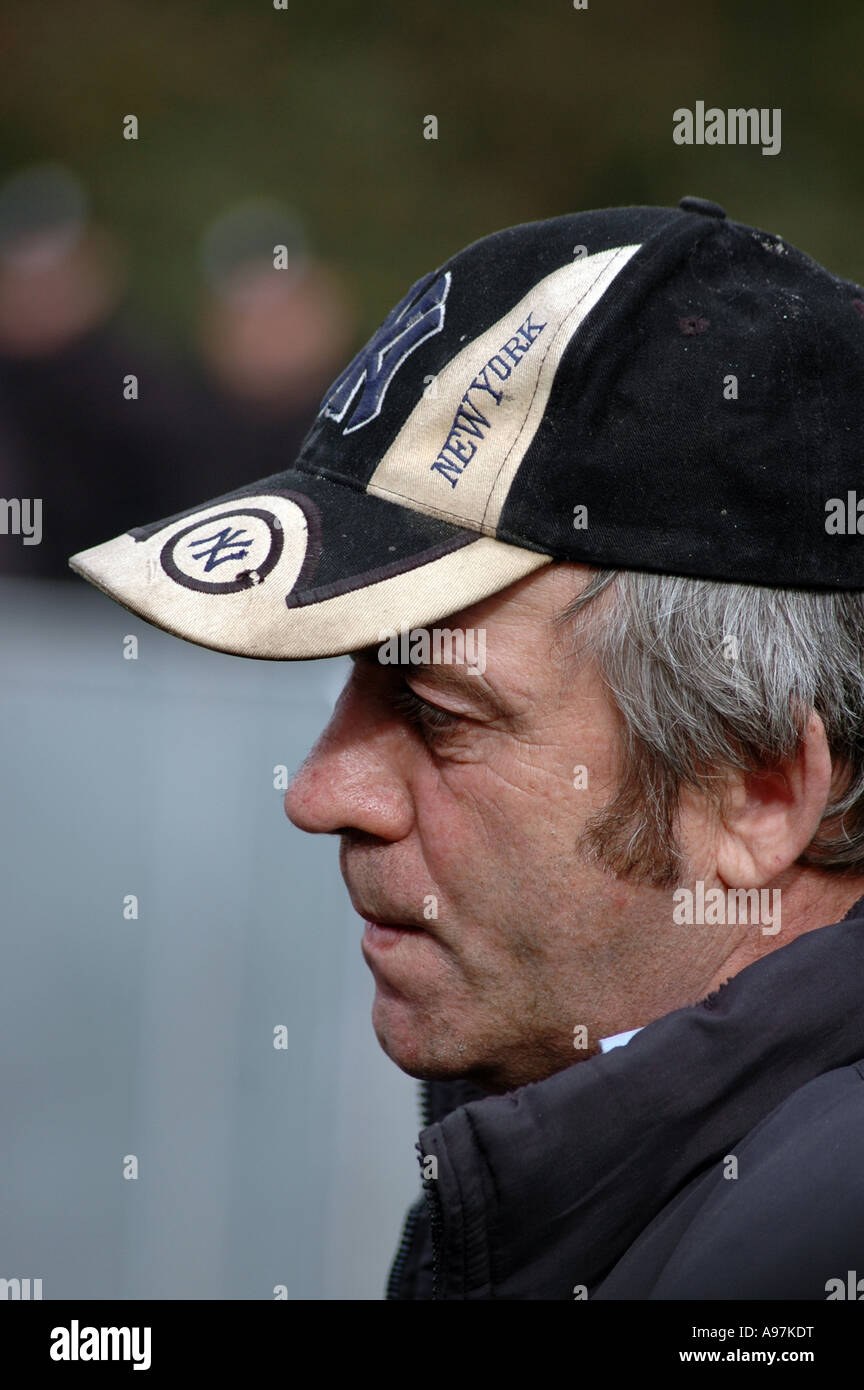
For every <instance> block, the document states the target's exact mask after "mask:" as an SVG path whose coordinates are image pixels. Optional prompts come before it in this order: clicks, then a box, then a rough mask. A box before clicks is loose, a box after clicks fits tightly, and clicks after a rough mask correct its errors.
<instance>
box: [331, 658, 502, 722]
mask: <svg viewBox="0 0 864 1390" xmlns="http://www.w3.org/2000/svg"><path fill="white" fill-rule="evenodd" d="M349 656H350V657H351V660H352V661H355V662H359V663H360V664H362V665H363V666H374V667H376V668H377V669H379V670H380V669H384V670H390V671H394V672H399V674H400V675H401V676H402V677H403V678H407V677H413V678H414V679H415V680H419V681H426V682H428V684H429V685H433V686H437V687H439V688H440V689H441V690H450V691H451V693H453V694H454V695H467V696H468V697H469V698H470V699H471V700H472V701H473V702H474V703H475V704H476V705H478V706H479V707H481V708H482V709H484V710H485V711H486V712H487V713H488V714H491V715H492V716H493V717H494V718H495V719H506V718H512V711H511V710H510V709H508V707H507V705H506V704H505V703H504V701H503V700H502V699H500V698H499V697H498V696H496V695H495V694H493V692H492V691H491V690H489V689H488V688H487V687H486V686H484V684H483V676H482V675H476V676H469V675H468V674H467V673H466V672H463V671H461V670H460V669H459V667H458V666H453V665H450V664H449V663H444V662H435V663H431V662H426V663H422V662H393V663H390V664H388V665H387V666H384V667H382V665H381V663H380V662H379V660H378V646H377V644H376V645H375V646H374V647H364V648H363V649H362V650H361V651H356V652H349Z"/></svg>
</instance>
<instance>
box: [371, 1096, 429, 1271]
mask: <svg viewBox="0 0 864 1390" xmlns="http://www.w3.org/2000/svg"><path fill="white" fill-rule="evenodd" d="M418 1104H419V1110H420V1127H421V1129H426V1128H427V1127H428V1126H429V1125H430V1124H431V1122H432V1118H431V1114H430V1108H431V1099H430V1096H429V1087H428V1085H427V1083H426V1082H425V1081H422V1082H421V1083H420V1093H419V1097H418ZM414 1147H415V1149H416V1150H417V1153H418V1155H419V1159H420V1163H421V1165H422V1163H423V1151H422V1149H421V1148H420V1144H419V1142H418V1143H416V1144H415V1145H414ZM422 1181H423V1189H424V1191H423V1196H422V1197H421V1198H418V1200H417V1201H416V1202H414V1204H413V1205H412V1206H410V1207H409V1208H408V1212H407V1215H406V1217H405V1222H404V1224H403V1226H402V1237H401V1239H400V1241H399V1248H398V1250H397V1251H396V1254H395V1256H394V1257H393V1263H392V1265H391V1266H390V1276H389V1278H388V1280H387V1290H386V1293H385V1295H384V1297H385V1299H390V1298H392V1299H398V1297H399V1292H398V1290H399V1285H400V1283H401V1282H402V1275H403V1273H404V1271H405V1262H406V1260H407V1259H408V1251H409V1250H410V1248H411V1243H412V1241H413V1240H414V1235H415V1232H416V1230H417V1223H418V1221H419V1220H420V1216H421V1214H422V1212H423V1209H424V1203H426V1202H428V1201H429V1200H431V1198H430V1194H429V1192H428V1191H427V1190H426V1189H427V1187H428V1182H427V1180H426V1179H423V1180H422ZM430 1224H431V1220H430ZM432 1249H433V1266H432V1268H433V1285H434V1280H435V1277H436V1276H435V1273H434V1271H435V1268H436V1266H437V1254H436V1253H435V1252H436V1235H435V1231H434V1227H433V1230H432ZM433 1297H434V1293H433Z"/></svg>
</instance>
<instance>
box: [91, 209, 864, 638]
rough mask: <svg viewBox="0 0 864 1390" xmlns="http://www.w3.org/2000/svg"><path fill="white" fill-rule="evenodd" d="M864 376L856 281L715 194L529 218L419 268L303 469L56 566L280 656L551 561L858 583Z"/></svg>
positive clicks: (422, 616) (751, 579)
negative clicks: (752, 222) (671, 204)
mask: <svg viewBox="0 0 864 1390" xmlns="http://www.w3.org/2000/svg"><path fill="white" fill-rule="evenodd" d="M862 382H864V290H862V289H861V288H860V286H858V285H856V284H852V283H850V282H847V281H844V280H842V279H839V278H838V277H836V276H835V275H833V274H831V273H830V272H829V271H827V270H826V269H824V268H823V267H822V266H820V265H818V264H817V263H816V262H815V261H813V260H811V259H810V258H809V257H808V256H807V255H805V254H804V253H803V252H801V251H799V250H797V249H796V248H795V247H793V246H791V245H789V244H788V243H787V242H786V241H784V240H783V239H782V238H781V237H780V236H778V235H776V234H773V233H768V232H764V231H760V230H759V229H757V228H754V227H750V226H747V225H744V224H741V223H737V222H734V221H731V220H730V219H729V218H728V217H727V215H726V213H725V212H724V210H723V208H721V207H720V206H718V205H717V204H716V203H712V202H709V201H706V200H704V199H701V198H692V197H688V198H684V199H682V200H681V202H680V204H679V205H678V207H677V208H664V207H620V208H607V209H604V210H600V211H590V212H577V213H569V214H565V215H562V216H558V217H553V218H551V219H548V220H545V221H535V222H528V223H524V224H522V225H520V226H515V227H509V228H505V229H504V230H502V231H497V232H495V233H493V234H491V235H489V236H486V237H483V238H482V239H480V240H478V241H475V242H472V243H471V245H469V246H467V247H465V248H464V249H462V250H460V251H459V252H457V253H456V254H455V255H453V256H452V257H450V259H449V260H447V261H445V262H444V263H443V264H442V265H441V266H440V267H439V268H438V269H436V270H433V271H431V272H430V273H429V274H427V275H424V276H423V277H422V278H421V279H419V280H418V281H417V282H416V283H415V284H414V285H412V287H411V288H410V289H409V291H408V293H407V294H406V295H405V296H404V297H403V298H402V299H401V300H400V302H399V303H398V304H397V305H396V306H395V307H394V308H393V309H392V310H391V312H390V313H389V314H388V315H387V317H386V319H385V320H384V322H383V324H382V325H381V327H380V328H379V329H378V331H377V332H376V333H375V334H373V336H372V337H371V338H370V340H369V342H368V343H367V344H366V345H365V347H363V348H362V349H361V350H360V351H359V352H358V353H357V355H356V356H355V357H354V358H353V360H352V361H351V362H350V363H349V365H348V366H347V367H346V368H345V370H344V371H343V372H342V373H341V374H340V375H339V376H338V377H337V379H336V380H335V381H334V382H333V384H332V386H331V387H330V388H329V390H328V391H327V393H326V395H325V397H324V400H323V401H322V402H321V406H320V409H319V411H318V414H317V417H316V418H315V420H314V422H313V424H312V426H311V428H310V430H309V432H308V434H307V435H306V438H305V440H304V442H303V444H302V446H301V449H300V452H299V455H298V456H297V458H296V461H295V462H294V464H293V467H291V468H288V469H286V470H285V471H284V472H282V473H277V474H273V475H271V476H269V477H266V478H263V479H261V480H260V481H258V482H255V483H244V484H243V485H242V486H239V487H237V488H236V489H235V490H234V491H232V492H228V493H226V494H224V495H223V496H221V497H218V498H216V499H213V500H211V501H209V502H205V503H204V504H202V505H200V506H196V507H194V508H191V509H189V510H188V511H185V512H181V513H178V514H176V515H174V516H171V517H168V518H167V519H163V520H161V521H156V522H153V523H151V524H149V525H142V526H139V527H136V528H135V529H134V530H131V531H129V532H128V533H126V534H124V535H122V536H118V537H117V538H116V539H114V540H110V541H107V542H105V543H103V544H100V545H96V546H94V547H93V548H91V549H88V550H84V551H82V552H80V553H79V554H77V555H74V556H73V557H72V558H71V559H70V562H69V563H70V565H71V566H72V568H73V569H74V570H75V571H76V572H77V573H78V574H80V575H82V576H83V577H84V578H85V579H87V580H89V581H90V582H91V583H93V584H95V585H96V586H97V587H98V588H100V589H102V590H104V591H105V592H106V593H108V594H110V595H111V597H112V598H114V599H116V600H118V601H119V602H120V603H122V604H124V605H125V606H126V607H127V608H129V609H131V610H132V611H133V612H135V613H136V614H139V615H140V616H141V617H142V618H145V619H147V620H148V621H149V622H151V623H154V624H157V625H158V626H159V627H162V628H164V629H166V630H167V631H169V632H172V633H174V634H176V635H177V636H179V637H182V638H185V639H187V640H188V641H192V642H196V643H199V644H201V645H203V646H206V647H212V648H215V649H217V650H220V651H224V652H230V653H233V654H236V655H240V656H249V657H261V658H271V659H279V660H292V659H299V658H308V657H321V656H332V655H338V654H341V653H345V652H349V651H354V650H357V649H359V648H361V647H365V646H369V645H371V644H373V643H375V642H376V641H380V640H381V633H382V632H384V631H398V630H405V629H410V628H417V627H424V626H428V625H429V624H431V623H434V622H436V621H438V620H440V619H442V618H444V617H446V616H448V615H449V614H452V613H455V612H457V611H458V610H460V609H462V608H464V607H467V606H468V605H470V604H472V603H475V602H478V601H479V600H481V599H483V598H486V597H489V596H490V595H492V594H494V593H497V592H498V591H499V590H501V589H504V588H506V587H507V586H509V585H510V584H512V583H514V582H515V581H516V580H518V579H520V578H522V577H524V576H526V575H528V574H530V573H532V572H533V571H534V570H536V569H539V568H540V567H542V566H543V565H547V564H549V563H550V562H552V561H556V560H557V561H571V562H578V563H582V564H586V565H592V566H601V567H616V568H626V569H637V570H648V571H654V572H661V573H667V574H680V575H689V576H694V577H702V578H712V579H718V580H732V581H738V582H744V583H753V584H767V585H772V586H788V587H793V588H794V587H804V588H819V589H838V588H840V589H854V588H864V542H862V541H861V540H860V539H859V535H858V532H857V518H858V516H859V513H858V511H857V495H856V494H855V489H856V487H857V486H859V485H860V486H861V488H862V502H861V512H862V513H864V475H862V470H861V464H862V457H864V450H862V444H864V426H862V387H861V384H862ZM841 502H842V505H843V515H844V517H845V516H846V515H847V514H848V516H849V518H850V525H849V526H848V527H845V526H844V527H841V526H839V524H835V525H834V527H833V530H832V529H830V527H831V523H830V520H826V513H827V514H828V516H829V518H830V517H831V516H835V518H836V514H837V507H839V505H840V503H841ZM834 504H837V507H835V511H834V512H832V511H831V507H832V505H834ZM861 533H862V534H864V515H862V516H861Z"/></svg>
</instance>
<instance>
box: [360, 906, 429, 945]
mask: <svg viewBox="0 0 864 1390" xmlns="http://www.w3.org/2000/svg"><path fill="white" fill-rule="evenodd" d="M360 915H361V916H362V917H363V921H364V923H365V925H366V930H365V931H364V933H363V945H364V947H366V948H367V949H369V950H372V951H381V950H383V951H386V950H388V949H389V948H390V947H392V946H396V945H398V944H399V942H400V941H405V940H407V939H408V938H409V937H412V936H423V935H424V930H423V928H422V927H417V926H413V925H412V924H411V923H410V922H381V921H378V920H377V919H375V918H371V917H366V916H364V914H363V913H361V914H360Z"/></svg>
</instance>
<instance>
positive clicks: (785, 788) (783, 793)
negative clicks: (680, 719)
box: [716, 714, 831, 888]
mask: <svg viewBox="0 0 864 1390" xmlns="http://www.w3.org/2000/svg"><path fill="white" fill-rule="evenodd" d="M830 790H831V752H830V750H829V748H828V740H827V739H826V737H825V727H824V725H823V723H822V720H821V719H820V718H819V716H818V714H811V716H810V718H809V720H808V722H807V728H806V730H805V733H804V737H803V739H802V741H801V746H800V748H799V749H798V753H797V755H796V756H795V758H793V759H790V761H789V762H786V763H783V764H782V766H780V767H779V768H777V769H776V770H775V771H770V772H763V773H742V774H739V775H738V776H736V777H735V778H734V779H733V780H732V781H731V783H730V785H729V791H728V800H727V804H726V806H725V808H724V813H723V816H722V818H721V822H720V824H719V826H718V829H717V838H716V859H717V875H718V877H719V878H720V879H721V880H722V881H723V882H724V883H725V884H727V885H728V886H729V887H731V888H762V887H764V886H765V885H766V884H768V883H771V882H772V881H773V880H774V879H776V878H777V877H778V876H779V875H780V874H782V873H783V872H784V871H785V870H786V869H788V868H789V866H790V865H791V864H794V863H795V860H796V859H797V858H798V857H799V855H801V854H803V853H804V850H805V849H806V848H807V846H808V845H809V843H810V841H811V840H812V839H813V836H814V835H815V833H816V830H817V827H818V825H819V822H820V821H821V819H822V816H823V814H824V812H825V806H826V804H827V802H828V797H829V793H830Z"/></svg>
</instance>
